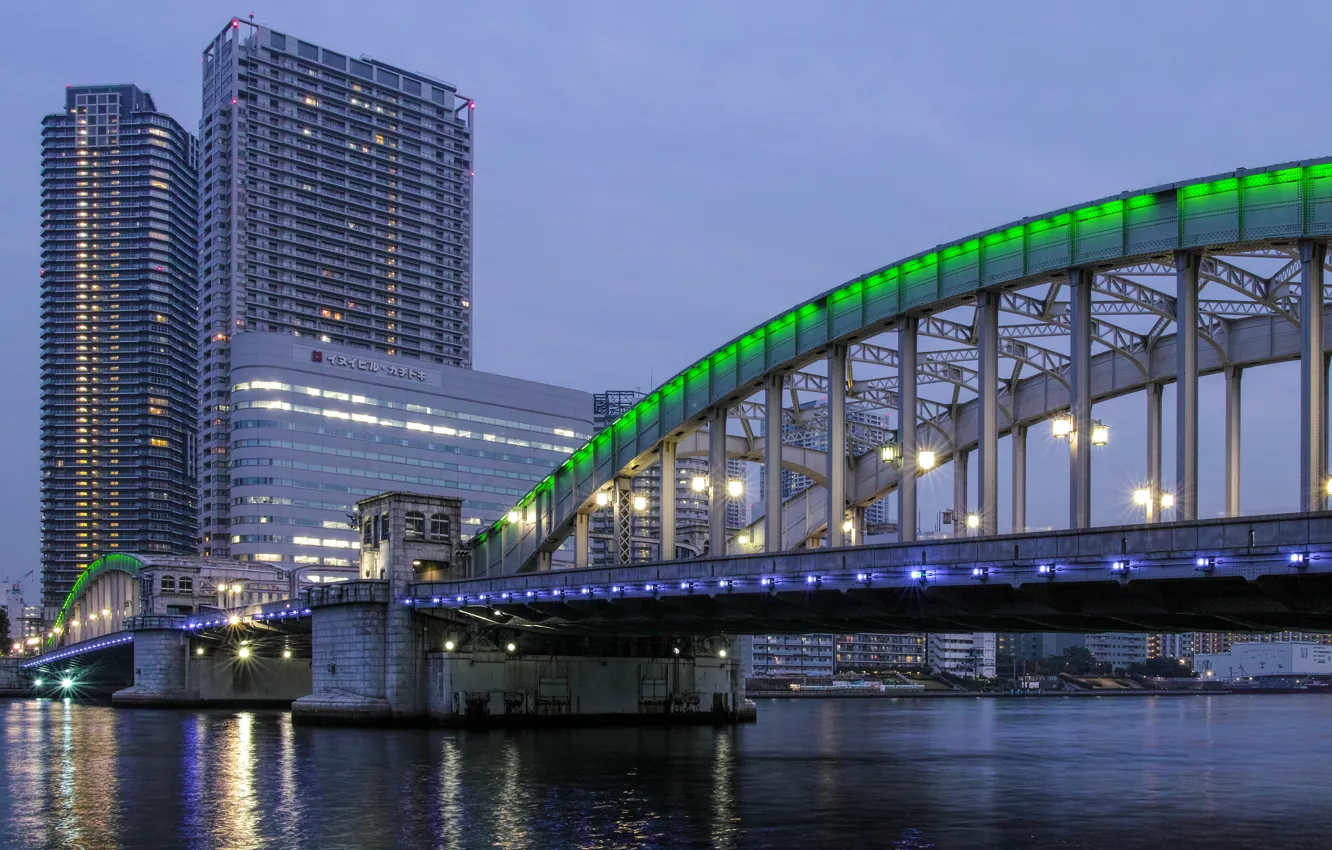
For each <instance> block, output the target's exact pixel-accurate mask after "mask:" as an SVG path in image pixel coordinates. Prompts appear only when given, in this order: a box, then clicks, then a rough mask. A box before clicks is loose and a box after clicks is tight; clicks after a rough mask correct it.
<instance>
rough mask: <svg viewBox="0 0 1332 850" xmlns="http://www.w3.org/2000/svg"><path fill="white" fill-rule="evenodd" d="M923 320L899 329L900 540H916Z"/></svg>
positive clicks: (900, 325) (903, 324) (909, 319)
mask: <svg viewBox="0 0 1332 850" xmlns="http://www.w3.org/2000/svg"><path fill="white" fill-rule="evenodd" d="M919 328H920V325H919V320H918V319H917V318H916V317H915V316H904V317H902V319H901V321H900V322H899V323H898V326H897V441H898V443H900V444H901V447H902V466H901V469H900V471H899V472H898V475H897V539H898V540H901V541H903V542H910V541H913V540H915V539H916V460H917V458H916V456H917V455H918V454H919V450H918V449H917V447H916V366H917V363H916V337H917V333H918V332H919Z"/></svg>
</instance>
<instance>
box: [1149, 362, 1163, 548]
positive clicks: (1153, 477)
mask: <svg viewBox="0 0 1332 850" xmlns="http://www.w3.org/2000/svg"><path fill="white" fill-rule="evenodd" d="M1147 492H1148V494H1149V495H1148V499H1147V521H1148V522H1156V521H1157V520H1158V519H1159V518H1160V516H1161V494H1162V492H1163V490H1162V488H1161V385H1160V384H1148V385H1147Z"/></svg>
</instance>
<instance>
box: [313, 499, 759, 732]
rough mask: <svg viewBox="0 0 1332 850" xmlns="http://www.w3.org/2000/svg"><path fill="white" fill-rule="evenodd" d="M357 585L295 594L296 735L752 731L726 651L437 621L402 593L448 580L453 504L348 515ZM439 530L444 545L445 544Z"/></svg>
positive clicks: (696, 644) (706, 641)
mask: <svg viewBox="0 0 1332 850" xmlns="http://www.w3.org/2000/svg"><path fill="white" fill-rule="evenodd" d="M357 508H358V511H359V514H360V517H361V520H362V529H361V530H362V546H361V579H360V580H357V581H348V582H339V583H336V584H328V585H319V586H315V587H311V588H308V589H307V590H306V591H305V595H304V599H303V601H302V607H303V608H309V609H310V611H311V620H312V649H311V657H312V661H311V675H312V678H311V685H312V689H311V693H310V694H309V695H308V696H303V697H301V698H300V699H298V700H296V701H295V702H294V703H293V704H292V720H293V722H296V723H306V724H316V723H339V724H413V723H420V724H426V723H434V724H445V725H459V726H486V725H507V726H541V725H561V724H574V723H626V724H629V723H710V722H733V721H735V720H737V719H744V718H752V716H753V710H752V704H751V703H748V702H747V701H746V700H745V693H744V674H743V670H742V669H741V666H742V664H741V662H742V659H743V657H744V652H743V647H742V645H741V644H740V643H739V639H734V638H732V639H731V642H727V641H726V640H724V639H721V638H698V637H692V636H681V637H676V638H661V637H656V638H635V639H628V638H626V639H618V638H579V637H571V636H567V635H561V636H544V635H541V634H539V633H537V632H533V631H525V630H520V629H515V628H505V627H504V625H503V622H504V619H505V618H502V617H497V618H495V621H494V622H488V621H485V620H479V619H476V618H471V617H465V616H462V615H458V614H455V613H452V612H446V611H441V610H430V611H423V610H418V609H417V607H415V605H414V604H413V603H412V598H413V595H412V588H413V586H414V585H415V584H418V583H420V582H423V581H440V580H446V581H447V580H449V579H452V578H461V577H462V575H461V571H455V569H454V567H453V558H454V552H455V551H456V548H455V547H456V546H457V545H458V542H459V541H458V539H457V537H456V528H457V525H456V522H455V523H454V524H453V525H452V526H451V528H450V527H449V522H447V521H445V519H444V518H446V517H450V515H452V517H457V516H459V513H458V510H459V509H458V507H457V500H456V499H445V498H442V497H433V496H424V495H418V494H409V493H387V494H384V495H382V496H376V497H374V498H371V499H365V500H362V501H361V502H360V503H358V505H357ZM446 529H447V532H448V533H446Z"/></svg>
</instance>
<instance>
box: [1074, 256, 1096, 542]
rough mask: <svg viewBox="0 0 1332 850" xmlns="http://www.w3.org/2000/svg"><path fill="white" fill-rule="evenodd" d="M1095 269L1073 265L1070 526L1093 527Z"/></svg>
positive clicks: (1075, 527) (1076, 527)
mask: <svg viewBox="0 0 1332 850" xmlns="http://www.w3.org/2000/svg"><path fill="white" fill-rule="evenodd" d="M1092 275H1093V273H1092V271H1091V270H1090V269H1070V270H1069V274H1068V278H1069V326H1070V330H1071V331H1072V333H1071V334H1070V343H1069V369H1068V385H1069V394H1068V395H1069V414H1070V415H1071V416H1072V417H1073V431H1072V433H1070V434H1069V435H1068V456H1069V470H1068V482H1069V502H1068V526H1069V528H1074V529H1078V528H1090V527H1091V449H1092V444H1091V430H1092V418H1091V410H1092V398H1091V336H1092V325H1091V296H1092Z"/></svg>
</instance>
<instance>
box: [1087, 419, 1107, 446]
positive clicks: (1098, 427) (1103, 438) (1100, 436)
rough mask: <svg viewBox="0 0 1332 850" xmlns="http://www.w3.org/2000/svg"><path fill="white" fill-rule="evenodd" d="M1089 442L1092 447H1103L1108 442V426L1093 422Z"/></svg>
mask: <svg viewBox="0 0 1332 850" xmlns="http://www.w3.org/2000/svg"><path fill="white" fill-rule="evenodd" d="M1091 442H1092V445H1093V446H1104V445H1105V444H1106V443H1108V442H1110V426H1109V425H1106V424H1105V423H1104V422H1093V423H1092V440H1091Z"/></svg>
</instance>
